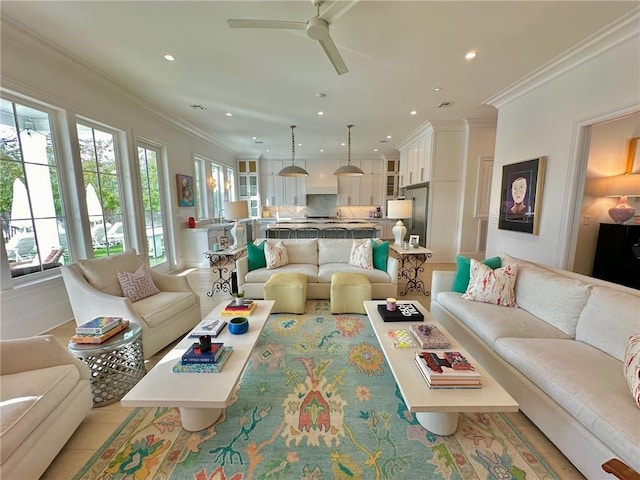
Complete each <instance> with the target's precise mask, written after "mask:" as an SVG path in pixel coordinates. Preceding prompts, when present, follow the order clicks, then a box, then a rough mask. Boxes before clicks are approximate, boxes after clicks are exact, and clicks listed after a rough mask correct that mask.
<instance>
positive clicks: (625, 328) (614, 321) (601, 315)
mask: <svg viewBox="0 0 640 480" xmlns="http://www.w3.org/2000/svg"><path fill="white" fill-rule="evenodd" d="M639 312H640V295H631V294H628V293H624V292H620V291H617V290H614V289H613V288H608V287H601V286H594V287H593V290H592V291H591V296H590V297H589V301H588V302H587V305H586V307H584V310H583V311H582V314H581V315H580V320H579V321H578V326H577V328H576V340H580V341H581V342H585V343H588V344H589V345H593V346H594V347H596V348H599V349H600V350H602V351H603V352H606V353H608V354H609V355H611V356H612V357H614V358H616V359H618V360H620V361H622V359H623V358H624V350H625V348H626V347H627V340H628V339H629V337H630V336H631V335H632V334H634V333H637V332H640V313H639Z"/></svg>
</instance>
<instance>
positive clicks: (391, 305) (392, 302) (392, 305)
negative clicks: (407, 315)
mask: <svg viewBox="0 0 640 480" xmlns="http://www.w3.org/2000/svg"><path fill="white" fill-rule="evenodd" d="M395 309H396V299H395V298H393V297H389V298H387V310H389V311H390V312H393V311H395Z"/></svg>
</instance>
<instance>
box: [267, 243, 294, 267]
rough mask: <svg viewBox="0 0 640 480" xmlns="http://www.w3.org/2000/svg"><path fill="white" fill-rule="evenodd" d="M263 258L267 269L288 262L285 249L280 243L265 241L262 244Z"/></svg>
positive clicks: (282, 265) (281, 265)
mask: <svg viewBox="0 0 640 480" xmlns="http://www.w3.org/2000/svg"><path fill="white" fill-rule="evenodd" d="M264 260H265V262H267V270H273V269H275V268H278V267H284V266H285V265H288V264H289V257H288V255H287V249H286V247H285V246H284V244H283V243H282V240H281V241H279V242H278V243H275V244H273V243H266V244H265V246H264Z"/></svg>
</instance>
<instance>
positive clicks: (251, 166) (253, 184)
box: [238, 160, 260, 217]
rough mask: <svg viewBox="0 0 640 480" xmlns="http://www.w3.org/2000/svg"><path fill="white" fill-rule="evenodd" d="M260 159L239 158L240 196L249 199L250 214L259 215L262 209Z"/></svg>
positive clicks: (241, 198)
mask: <svg viewBox="0 0 640 480" xmlns="http://www.w3.org/2000/svg"><path fill="white" fill-rule="evenodd" d="M258 171H259V170H258V160H238V196H239V198H240V200H248V201H249V215H250V216H251V217H257V216H258V213H259V211H260V190H259V188H260V187H259V182H258V180H259V177H258Z"/></svg>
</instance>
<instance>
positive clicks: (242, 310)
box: [220, 299, 258, 317]
mask: <svg viewBox="0 0 640 480" xmlns="http://www.w3.org/2000/svg"><path fill="white" fill-rule="evenodd" d="M257 305H258V304H257V303H256V301H255V300H251V299H246V300H245V301H244V304H242V305H236V302H235V300H234V301H232V302H230V303H229V304H228V305H227V306H226V307H224V308H223V309H222V311H221V312H220V315H226V316H234V317H235V316H241V317H248V316H249V315H251V312H253V311H254V310H255V309H256V306H257Z"/></svg>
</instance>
